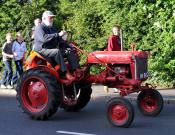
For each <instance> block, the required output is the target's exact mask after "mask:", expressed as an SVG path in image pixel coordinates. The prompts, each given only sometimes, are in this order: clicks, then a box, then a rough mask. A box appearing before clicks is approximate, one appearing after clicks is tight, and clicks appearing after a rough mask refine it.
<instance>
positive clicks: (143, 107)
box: [16, 49, 163, 127]
mask: <svg viewBox="0 0 175 135" xmlns="http://www.w3.org/2000/svg"><path fill="white" fill-rule="evenodd" d="M147 60H148V53H147V52H144V51H134V49H133V50H132V51H96V52H92V53H90V54H88V56H87V62H86V64H85V65H84V66H82V70H81V71H80V72H81V74H79V73H77V74H76V80H75V81H74V82H72V83H70V84H64V83H63V82H62V80H61V79H60V77H59V72H58V71H59V65H55V64H54V63H52V61H50V60H49V59H48V58H43V57H42V56H41V55H39V54H38V53H37V52H34V51H33V52H31V54H30V56H29V57H28V59H27V61H26V65H25V66H26V71H25V72H24V73H23V75H22V76H21V77H20V79H19V80H18V83H17V87H16V91H17V100H18V102H19V105H20V107H21V108H22V109H23V111H24V112H25V113H26V114H28V115H29V116H30V117H32V118H33V119H36V120H45V119H47V118H49V117H51V116H52V115H53V114H55V113H56V111H57V109H58V107H60V108H63V109H65V110H66V111H79V110H81V109H82V108H84V107H85V106H86V105H87V103H88V102H89V101H90V98H91V93H92V89H91V85H92V83H98V84H102V85H105V86H108V87H109V88H117V89H118V90H119V93H120V97H115V98H112V99H111V100H110V101H109V102H108V104H107V107H106V108H107V109H106V113H107V118H108V120H109V122H110V123H112V124H113V125H114V126H118V127H129V126H130V125H131V123H132V121H133V119H134V109H133V106H132V104H131V103H130V102H129V101H128V100H127V99H125V98H123V97H124V96H126V95H128V94H130V93H134V92H137V93H139V94H138V97H137V105H138V108H139V110H140V111H141V113H143V114H144V115H147V116H156V115H158V114H159V113H160V112H161V110H162V108H163V98H162V96H161V95H160V93H159V92H158V91H157V90H155V89H154V88H153V87H151V86H150V85H148V84H145V85H143V81H145V80H146V79H147V78H148V71H147ZM95 64H97V65H99V64H100V65H103V66H105V67H106V68H105V70H103V71H102V72H100V73H99V74H97V75H92V74H91V73H90V69H91V67H92V65H95Z"/></svg>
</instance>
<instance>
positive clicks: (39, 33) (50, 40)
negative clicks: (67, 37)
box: [34, 23, 66, 51]
mask: <svg viewBox="0 0 175 135" xmlns="http://www.w3.org/2000/svg"><path fill="white" fill-rule="evenodd" d="M61 44H66V43H65V41H64V40H63V39H62V38H61V37H60V36H59V34H58V31H57V30H56V29H55V28H54V27H52V26H46V25H45V24H43V23H42V24H40V25H38V26H37V27H36V29H35V35H34V50H35V51H40V50H41V49H42V48H45V49H53V48H58V46H59V45H61Z"/></svg>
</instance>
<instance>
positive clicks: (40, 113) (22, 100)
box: [16, 68, 61, 120]
mask: <svg viewBox="0 0 175 135" xmlns="http://www.w3.org/2000/svg"><path fill="white" fill-rule="evenodd" d="M16 91H17V96H16V97H17V100H18V102H19V106H20V107H21V108H22V110H23V111H24V112H25V113H26V114H28V115H29V116H30V117H32V118H33V119H37V120H45V119H47V118H49V117H50V116H52V115H53V114H54V113H55V112H56V111H57V109H58V106H59V105H60V99H61V98H60V97H61V94H60V93H61V92H60V88H59V85H58V82H57V81H56V78H55V77H54V76H53V75H51V74H50V73H49V72H46V71H44V70H42V69H37V68H35V69H30V70H28V71H26V72H24V73H23V75H22V76H21V77H20V79H19V80H18V82H17V87H16Z"/></svg>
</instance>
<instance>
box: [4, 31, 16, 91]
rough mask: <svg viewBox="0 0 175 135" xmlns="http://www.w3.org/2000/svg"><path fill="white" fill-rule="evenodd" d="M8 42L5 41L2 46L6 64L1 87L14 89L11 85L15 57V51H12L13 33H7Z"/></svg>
mask: <svg viewBox="0 0 175 135" xmlns="http://www.w3.org/2000/svg"><path fill="white" fill-rule="evenodd" d="M6 40H7V41H6V42H5V43H4V45H3V47H2V55H3V63H4V65H5V67H4V74H3V77H2V81H1V88H8V89H12V88H13V86H11V80H12V74H13V70H12V59H13V57H14V56H13V52H12V45H13V41H12V40H13V39H12V34H11V33H7V34H6Z"/></svg>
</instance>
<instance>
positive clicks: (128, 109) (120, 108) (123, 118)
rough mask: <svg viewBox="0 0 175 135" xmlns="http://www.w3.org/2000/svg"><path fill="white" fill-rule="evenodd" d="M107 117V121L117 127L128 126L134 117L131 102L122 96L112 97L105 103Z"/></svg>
mask: <svg viewBox="0 0 175 135" xmlns="http://www.w3.org/2000/svg"><path fill="white" fill-rule="evenodd" d="M106 112H107V118H108V120H109V122H110V123H111V124H112V125H114V126H117V127H125V128H127V127H129V126H130V125H131V123H132V122H133V119H134V109H133V106H132V104H131V103H130V102H129V101H128V100H127V99H124V98H121V97H117V98H112V99H111V100H110V101H109V102H108V103H107V110H106Z"/></svg>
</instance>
